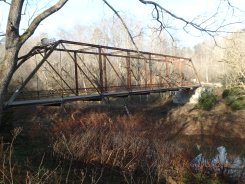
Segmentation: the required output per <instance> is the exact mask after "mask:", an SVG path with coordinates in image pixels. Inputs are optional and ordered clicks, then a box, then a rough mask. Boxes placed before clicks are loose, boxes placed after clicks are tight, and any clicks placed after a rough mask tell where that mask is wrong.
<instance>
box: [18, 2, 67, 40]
mask: <svg viewBox="0 0 245 184" xmlns="http://www.w3.org/2000/svg"><path fill="white" fill-rule="evenodd" d="M67 1H68V0H59V1H58V2H57V3H56V4H55V5H53V6H52V7H50V8H48V9H47V10H45V11H43V12H42V13H41V14H39V15H38V16H37V17H36V18H35V19H34V20H33V21H32V22H31V24H30V26H29V27H28V28H27V30H26V31H25V32H24V33H23V34H22V35H21V36H20V42H22V43H24V42H25V41H26V40H27V39H28V38H29V37H30V36H31V35H33V33H34V31H35V30H36V29H37V27H38V25H39V24H40V23H41V22H42V21H43V20H44V19H45V18H47V17H48V16H50V15H52V14H53V13H55V12H57V11H58V10H60V9H61V8H62V7H63V6H64V5H65V4H66V3H67Z"/></svg>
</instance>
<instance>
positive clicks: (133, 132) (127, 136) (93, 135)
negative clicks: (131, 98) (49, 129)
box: [52, 112, 188, 182]
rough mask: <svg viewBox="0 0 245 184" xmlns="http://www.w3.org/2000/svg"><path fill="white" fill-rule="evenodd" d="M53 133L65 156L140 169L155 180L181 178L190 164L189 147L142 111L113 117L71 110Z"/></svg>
mask: <svg viewBox="0 0 245 184" xmlns="http://www.w3.org/2000/svg"><path fill="white" fill-rule="evenodd" d="M161 130H162V132H161ZM159 131H160V132H159ZM164 132H165V134H164ZM52 134H53V135H54V144H53V149H54V153H55V154H56V155H59V156H60V157H62V158H65V159H72V160H79V161H82V162H84V163H94V164H96V163H98V164H101V165H106V166H108V167H111V168H118V169H120V170H121V171H123V172H126V173H134V172H136V171H140V172H141V173H143V175H145V176H147V177H149V178H148V179H149V181H152V182H153V181H159V180H160V179H161V178H168V177H170V178H174V179H175V180H180V179H181V178H182V177H183V175H184V173H185V171H186V169H187V168H188V156H187V155H184V154H183V153H184V152H186V151H187V150H184V149H186V148H184V147H183V146H180V145H178V144H175V145H173V144H172V143H171V142H169V141H166V140H167V139H168V137H169V135H168V134H167V130H164V127H162V126H161V125H159V124H154V123H153V122H150V121H149V119H146V118H145V116H143V115H142V114H140V113H139V114H134V115H131V116H127V115H123V116H115V117H114V118H111V116H109V115H108V114H107V113H105V112H88V113H86V114H83V115H81V116H79V115H78V114H76V115H74V114H72V115H71V117H69V118H68V119H66V120H65V121H63V122H56V123H55V124H54V126H53V133H52Z"/></svg>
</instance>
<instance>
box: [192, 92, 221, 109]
mask: <svg viewBox="0 0 245 184" xmlns="http://www.w3.org/2000/svg"><path fill="white" fill-rule="evenodd" d="M216 103H217V97H216V96H215V95H214V94H213V92H212V91H208V90H205V91H203V92H202V93H201V96H200V97H199V99H198V105H197V106H198V107H199V108H201V109H204V110H211V109H212V108H213V107H214V106H215V104H216Z"/></svg>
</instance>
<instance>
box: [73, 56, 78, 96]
mask: <svg viewBox="0 0 245 184" xmlns="http://www.w3.org/2000/svg"><path fill="white" fill-rule="evenodd" d="M74 64H75V86H76V95H77V96H78V95H79V92H78V74H77V53H76V52H74Z"/></svg>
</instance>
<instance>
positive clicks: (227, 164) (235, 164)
mask: <svg viewBox="0 0 245 184" xmlns="http://www.w3.org/2000/svg"><path fill="white" fill-rule="evenodd" d="M217 152H218V153H217V154H216V155H215V156H214V157H213V158H206V157H205V156H204V155H203V154H202V153H201V154H199V155H197V156H196V157H195V158H194V159H193V160H192V161H191V164H190V165H191V167H192V168H193V169H194V170H195V171H204V172H206V173H207V174H219V175H223V176H228V177H230V178H231V179H232V180H234V181H238V180H239V181H245V158H241V157H239V156H232V155H229V154H228V153H227V151H226V148H225V147H224V146H220V147H218V148H217Z"/></svg>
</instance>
